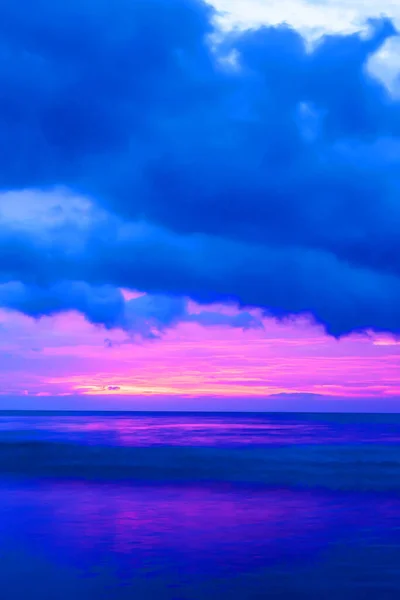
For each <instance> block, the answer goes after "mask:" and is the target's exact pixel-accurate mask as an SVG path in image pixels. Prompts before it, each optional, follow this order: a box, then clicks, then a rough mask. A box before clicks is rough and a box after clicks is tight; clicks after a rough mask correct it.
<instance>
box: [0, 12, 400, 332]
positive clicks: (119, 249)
mask: <svg viewBox="0 0 400 600" xmlns="http://www.w3.org/2000/svg"><path fill="white" fill-rule="evenodd" d="M212 21H213V12H212V10H211V9H210V8H209V7H208V6H206V5H205V4H203V3H202V2H197V1H195V0H170V1H169V2H164V1H163V0H148V1H147V2H132V1H131V0H115V2H114V3H112V4H111V3H108V2H100V3H99V2H96V3H94V2H90V1H88V2H85V3H82V2H78V0H71V1H70V2H68V3H66V2H59V1H56V2H54V1H53V2H50V1H49V0H41V1H40V3H39V5H38V4H37V3H36V4H35V6H34V7H33V6H32V4H31V3H30V2H27V1H26V0H16V1H15V2H14V3H12V4H10V3H3V5H2V6H0V39H1V43H0V86H1V94H0V139H1V145H0V186H1V187H2V188H3V190H8V189H23V188H27V187H30V188H35V187H36V188H41V189H51V188H52V187H53V186H57V185H64V186H67V187H69V188H70V189H71V190H73V191H74V192H75V193H79V194H84V195H86V196H87V197H89V198H91V200H92V202H93V203H95V204H96V205H97V206H98V207H99V210H100V208H101V209H102V210H104V211H106V214H107V215H108V216H107V217H105V218H103V219H100V221H99V222H97V221H96V220H95V221H94V222H93V223H91V224H89V225H88V226H85V228H83V230H82V228H77V226H76V224H75V225H74V224H71V223H66V225H65V227H64V228H61V229H60V228H54V229H53V230H52V231H51V232H50V234H51V235H50V234H49V232H47V233H46V236H44V237H43V235H41V233H40V231H36V232H29V233H27V232H26V231H20V230H17V229H15V228H13V227H10V226H9V224H3V226H1V224H0V251H1V255H2V264H1V270H0V276H1V277H2V280H3V281H4V282H5V283H7V282H9V281H15V280H16V281H20V282H22V284H23V285H24V286H25V287H26V286H28V288H29V295H27V296H26V298H24V300H23V302H22V300H21V299H19V300H18V302H19V304H18V303H17V302H16V301H14V304H15V307H16V308H18V309H20V310H24V311H25V312H28V313H29V312H31V313H32V314H34V313H35V311H36V308H35V307H36V306H39V307H40V310H39V311H38V314H42V312H43V314H46V311H47V312H52V311H53V312H54V311H58V310H66V309H68V307H65V306H62V302H61V303H60V299H59V298H54V295H52V289H54V286H59V285H63V286H72V287H71V290H72V291H71V293H70V294H66V293H65V292H64V293H63V295H64V296H65V297H71V298H75V295H74V294H75V291H73V290H76V286H77V285H78V286H80V285H89V286H90V287H91V288H92V287H93V288H96V289H97V288H98V287H99V286H100V287H102V286H111V287H110V288H106V289H110V290H112V292H110V293H112V294H115V295H116V296H115V297H116V301H115V302H116V305H118V306H119V304H118V303H119V302H120V300H119V299H118V298H119V296H118V292H117V291H116V290H115V289H114V288H115V287H118V286H126V287H131V288H134V289H140V290H143V291H148V292H150V293H151V294H157V295H159V294H161V295H165V294H172V295H173V296H174V297H175V300H176V302H178V298H179V296H190V297H192V298H194V299H196V300H198V301H200V302H204V303H208V302H213V301H221V300H224V301H226V300H228V301H235V302H237V303H239V304H240V305H243V306H245V305H246V306H259V307H261V308H263V309H264V310H266V311H267V312H269V313H270V314H274V315H276V316H279V317H284V316H287V315H290V314H299V313H304V312H306V313H309V314H311V315H313V316H314V318H315V319H316V320H318V321H319V322H322V323H323V324H324V325H325V327H326V328H327V330H328V331H329V332H330V333H332V334H334V335H340V334H343V333H347V332H349V331H352V330H362V329H370V328H371V329H378V330H388V331H393V332H395V333H399V332H400V279H399V277H400V259H399V257H400V242H399V239H400V238H399V232H400V201H399V196H398V192H399V187H400V175H399V173H400V171H399V166H400V165H399V161H400V159H399V158H398V157H399V156H400V154H399V136H400V103H399V101H398V100H396V99H394V98H392V97H391V96H390V94H389V93H388V91H387V90H386V89H385V87H384V86H383V84H381V83H380V82H379V81H378V80H377V79H375V78H374V77H373V76H372V75H371V74H370V73H369V70H368V62H369V60H370V58H371V56H373V54H374V53H375V52H377V51H378V50H379V49H380V48H381V47H382V45H383V44H384V43H385V41H386V40H387V39H388V38H389V37H391V36H393V35H397V34H396V32H395V30H394V27H393V25H392V24H391V22H390V21H388V20H387V19H380V20H374V21H371V22H370V32H369V35H364V34H363V35H361V34H352V35H343V36H338V35H335V36H326V37H324V38H322V39H321V40H319V42H318V43H317V44H316V45H315V47H313V48H312V49H311V50H310V49H309V48H308V47H307V44H306V42H305V40H304V39H303V38H302V37H301V35H300V34H299V33H297V32H296V31H294V30H292V29H290V28H289V27H287V26H281V27H265V28H260V29H259V30H252V31H247V32H241V33H238V32H234V33H230V34H227V35H225V36H224V38H223V40H222V41H221V42H219V43H217V44H215V41H213V39H212V37H210V34H211V33H212V32H213V25H212ZM77 230H79V234H77ZM77 282H85V284H80V283H77ZM35 286H36V287H35ZM74 286H75V287H74ZM38 288H40V290H42V291H41V292H40V294H39V296H38V292H37V289H38ZM31 292H32V293H31ZM43 294H44V296H45V298H46V299H45V300H44V299H43V298H44V296H43ZM21 302H22V304H21ZM24 302H25V304H24ZM113 302H114V301H113ZM113 302H112V303H111V305H112V307H113V308H112V309H111V313H110V314H111V316H110V317H109V316H108V313H107V314H103V313H102V312H101V311H102V310H105V309H104V305H103V304H101V307H99V306H98V303H97V301H96V302H94V304H90V303H89V302H88V300H87V299H86V300H85V301H84V302H83V301H81V297H79V301H78V300H76V301H75V300H74V303H75V305H76V308H77V309H79V310H81V311H82V312H84V313H85V314H86V315H87V316H88V318H89V319H90V320H92V321H94V322H102V323H105V324H106V325H107V326H114V323H117V325H115V326H124V325H123V324H122V325H121V318H122V317H121V314H123V319H125V318H126V314H125V307H124V308H123V310H122V309H118V310H116V309H115V306H116V305H115V306H114V304H113ZM31 303H32V304H31ZM17 304H18V306H17ZM107 306H108V304H107ZM43 307H44V308H43ZM98 311H100V313H99V314H100V316H99V317H98V316H97V313H98ZM106 312H107V311H106ZM114 313H116V314H117V316H115V315H114ZM206 319H208V320H209V321H210V320H212V318H211V316H210V314H208V316H207V317H206ZM108 320H109V322H110V323H111V324H113V325H109V323H108ZM165 322H168V315H166V316H165Z"/></svg>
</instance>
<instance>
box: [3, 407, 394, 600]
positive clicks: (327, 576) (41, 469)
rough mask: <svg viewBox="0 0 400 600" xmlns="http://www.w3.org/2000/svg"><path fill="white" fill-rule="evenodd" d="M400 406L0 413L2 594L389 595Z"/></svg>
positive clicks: (14, 598) (184, 598) (8, 598)
mask: <svg viewBox="0 0 400 600" xmlns="http://www.w3.org/2000/svg"><path fill="white" fill-rule="evenodd" d="M399 442H400V415H349V414H346V415H332V414H330V415H329V414H324V415H322V414H318V415H317V414H312V415H307V414H210V413H207V414H200V413H190V414H189V413H186V414H177V413H169V414H168V413H162V414H161V413H148V414H147V413H146V414H144V413H11V412H10V413H0V525H1V532H0V590H1V597H2V598H4V599H5V600H22V599H23V600H26V599H27V598H38V599H40V600H55V599H56V600H64V599H65V600H67V599H68V600H71V599H73V600H83V599H85V600H87V599H90V600H97V599H99V600H100V599H101V600H103V599H113V600H125V599H126V600H127V599H130V600H133V599H135V600H142V599H154V600H156V599H157V600H158V599H159V600H164V599H165V600H167V599H168V600H172V599H173V600H191V599H193V600H203V599H204V600H211V599H213V598H215V599H224V598H226V599H232V600H236V599H238V600H239V599H240V600H247V599H249V600H253V599H270V598H272V599H275V598H277V599H294V600H296V599H302V600H303V599H304V600H312V599H318V600H331V599H336V598H338V599H340V600H345V599H349V600H350V599H351V600H358V599H360V600H361V599H363V600H370V599H371V600H385V599H387V598H390V599H392V598H393V599H399V598H400V569H399V565H400V446H399Z"/></svg>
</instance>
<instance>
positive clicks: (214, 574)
mask: <svg viewBox="0 0 400 600" xmlns="http://www.w3.org/2000/svg"><path fill="white" fill-rule="evenodd" d="M0 492H1V498H0V510H1V518H0V522H1V533H2V535H1V542H0V552H1V556H2V557H3V558H4V559H5V564H8V567H7V569H8V571H9V568H10V564H9V561H10V560H11V561H12V558H10V557H12V556H13V555H14V556H20V557H21V556H22V555H23V556H24V560H28V559H29V560H31V559H33V557H36V558H37V557H38V556H40V558H41V560H42V561H43V562H42V563H41V564H40V565H39V566H37V567H36V570H37V569H39V571H38V572H41V573H42V577H44V578H46V577H47V574H48V573H50V575H51V574H53V575H54V573H55V572H57V573H58V572H59V570H60V569H62V570H64V574H65V577H68V576H69V575H68V573H76V572H80V575H79V577H78V581H81V579H80V578H82V582H81V584H82V585H81V587H80V584H79V585H78V590H80V589H82V590H84V589H85V585H86V584H85V583H84V582H85V581H86V579H87V578H88V577H89V578H91V582H92V583H91V585H92V586H94V589H95V590H96V589H98V590H100V591H101V590H103V587H104V585H103V584H104V577H105V576H106V575H107V581H108V584H107V585H110V586H111V588H113V589H114V592H115V590H116V589H117V588H118V589H119V587H120V585H121V582H124V585H125V586H128V587H129V588H130V589H131V591H132V590H136V591H137V590H139V592H138V593H139V596H137V597H139V598H145V597H147V596H146V595H143V594H144V593H145V592H143V590H144V589H147V588H146V582H147V581H148V579H149V577H150V579H151V580H152V583H151V586H150V587H152V586H153V587H154V586H156V587H157V586H159V588H158V592H157V594H158V596H157V597H160V598H173V597H175V596H174V595H170V594H171V593H172V592H171V591H170V587H168V586H172V587H173V588H174V589H175V590H181V591H182V593H183V591H184V590H185V589H186V593H189V592H188V591H187V590H188V589H189V588H190V589H191V590H192V591H191V592H190V593H191V594H194V596H193V597H196V595H195V594H196V593H200V591H199V590H201V589H203V587H204V585H206V584H207V582H208V585H210V586H211V587H213V586H214V588H215V589H220V588H219V587H218V586H220V585H222V586H223V585H228V584H229V585H231V584H230V583H229V581H231V580H232V578H234V579H235V580H237V581H238V582H239V583H238V585H239V588H240V585H242V584H243V585H244V583H243V581H245V580H246V579H247V578H248V577H250V576H251V577H253V578H256V579H257V580H259V579H260V578H261V579H260V581H259V583H258V584H257V585H262V586H264V585H267V582H268V581H269V582H271V581H275V582H277V581H278V580H277V579H276V578H278V579H279V577H280V576H281V575H280V574H282V573H283V572H286V573H287V574H288V575H290V577H300V576H301V574H302V573H303V574H304V573H306V572H309V573H311V574H312V577H314V578H315V583H314V584H313V585H314V586H316V588H318V587H320V586H321V585H323V584H324V582H323V578H322V573H323V572H324V569H326V568H328V567H329V568H332V565H333V566H335V565H336V564H337V563H338V564H340V562H341V561H342V562H343V560H344V561H345V563H346V561H347V564H344V568H345V570H346V568H348V567H350V566H351V569H353V567H354V566H355V567H357V568H363V569H364V568H366V565H364V562H365V560H366V558H365V556H364V559H363V560H364V562H362V561H361V562H360V563H359V564H358V563H357V560H356V561H355V559H354V555H346V551H347V550H346V549H347V548H348V547H349V545H353V546H355V548H356V551H357V548H362V549H363V551H364V554H365V552H367V555H366V556H367V560H368V548H370V549H371V548H372V549H373V548H374V547H375V546H376V544H379V545H380V546H382V547H384V548H386V549H390V550H391V552H392V553H393V552H394V553H396V556H397V553H398V550H399V545H398V544H399V542H400V539H399V537H398V536H397V529H398V528H399V527H400V498H396V497H384V496H376V495H373V494H334V493H322V492H310V491H307V492H306V491H293V490H261V489H258V490H257V489H249V488H245V487H237V486H226V487H221V486H217V487H210V486H207V487H201V486H195V487H193V486H192V487H189V486H187V485H186V486H171V485H164V486H163V485H143V486H132V485H129V484H122V483H118V484H117V483H115V484H99V483H90V484H89V483H87V482H74V481H70V482H66V481H63V482H60V481H58V482H55V481H53V482H44V481H31V482H25V483H22V482H16V481H14V482H10V481H3V483H2V486H1V488H0ZM360 507H362V510H360ZM343 552H344V553H343ZM335 553H336V554H335ZM36 558H35V560H36ZM332 561H333V562H332ZM354 561H355V564H354ZM13 568H14V572H15V573H16V574H17V573H18V568H16V567H15V564H14V567H13ZM370 568H373V566H370ZM356 570H357V569H356ZM11 571H12V569H11ZM344 576H345V575H342V579H343V577H344ZM346 576H348V574H347V575H346ZM380 576H381V574H380V573H378V574H377V575H376V577H377V578H378V579H377V581H378V583H379V577H380ZM5 577H8V578H9V574H8V575H5V573H4V564H3V567H0V584H1V583H2V581H3V580H4V579H5ZM56 579H57V582H58V581H59V578H56ZM96 582H97V583H96ZM166 582H168V586H167V583H166ZM218 582H219V583H218ZM224 582H225V583H224ZM263 582H264V583H263ZM14 584H15V585H16V586H17V587H16V588H15V589H17V588H18V585H19V583H18V582H17V581H15V582H14ZM339 584H340V577H339V579H338V580H337V581H336V582H334V585H339ZM57 585H58V583H57ZM97 585H98V586H99V587H98V588H97V587H96V586H97ZM268 585H269V584H268ZM279 585H280V587H279V589H280V590H282V589H285V588H282V585H283V583H282V582H281V584H279ZM298 585H300V583H298ZM325 585H326V588H327V590H328V588H329V586H330V585H332V582H331V583H329V582H325ZM113 586H114V587H113ZM199 586H200V587H199ZM202 586H203V587H202ZM214 588H213V589H214ZM196 589H197V592H196ZM221 589H222V588H221ZM310 589H311V591H312V590H313V587H312V586H311V588H310ZM140 590H142V591H141V592H140ZM399 590H400V587H399ZM114 592H113V593H114ZM250 592H251V593H250ZM53 593H54V590H53ZM60 593H61V594H62V590H61V591H60V590H58V596H57V597H60V598H63V597H64V596H62V595H61V596H60ZM79 593H81V592H79ZM85 593H86V592H85ZM96 593H97V592H96ZM99 593H100V592H99ZM101 593H103V591H101ZM115 593H116V592H115ZM118 593H119V592H118ZM174 593H175V592H174ZM204 593H205V592H204ZM243 593H244V592H243V589H242V592H241V594H242V595H241V596H233V597H235V598H236V597H238V598H239V597H249V598H252V597H258V596H256V595H254V596H253V595H252V594H253V593H255V591H254V590H253V591H251V590H250V591H248V593H249V595H248V596H246V595H244V596H243ZM82 594H83V591H82ZM141 594H142V595H141ZM160 594H161V595H160ZM11 597H12V596H7V598H11ZM14 597H15V598H18V600H19V596H14ZM54 597H56V596H54ZM84 597H85V596H83V595H81V596H80V595H78V596H77V600H80V599H81V598H82V599H83V598H84ZM95 597H98V596H95ZM114 597H115V598H116V600H119V598H120V596H119V595H115V596H114ZM121 597H122V596H121ZM178 597H191V596H190V595H189V596H178ZM200 597H201V596H200ZM204 597H206V596H204ZM324 597H325V596H324ZM326 597H329V596H326ZM21 598H22V597H21Z"/></svg>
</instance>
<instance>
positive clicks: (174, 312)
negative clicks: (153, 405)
mask: <svg viewBox="0 0 400 600" xmlns="http://www.w3.org/2000/svg"><path fill="white" fill-rule="evenodd" d="M0 307H1V308H6V309H9V310H15V311H19V312H22V313H24V314H26V315H28V316H30V317H33V318H41V317H43V316H50V315H54V314H57V313H60V312H66V311H77V312H80V313H82V314H84V315H85V317H86V318H87V320H88V321H90V322H91V323H93V324H95V325H102V326H104V327H105V328H106V329H114V328H119V329H122V330H124V331H126V332H127V333H129V335H130V339H131V340H132V339H134V338H137V337H139V338H144V339H155V338H158V337H160V336H161V335H162V334H163V333H164V332H165V331H166V330H167V329H169V328H172V327H175V326H176V325H177V324H179V323H182V322H191V323H199V324H200V325H204V326H213V325H220V326H231V327H236V328H240V329H251V328H260V327H262V322H261V321H260V320H259V319H258V318H256V317H255V316H253V315H251V314H250V313H248V312H244V311H242V312H241V313H239V314H234V315H227V314H222V313H219V312H217V311H207V310H203V311H198V312H196V313H191V312H189V310H188V301H187V299H185V298H182V297H179V298H178V297H171V296H161V295H150V294H143V295H141V296H139V297H137V298H132V299H130V300H126V299H125V298H124V295H123V294H122V292H121V291H120V290H119V289H117V288H115V287H112V286H109V285H108V286H106V285H103V286H97V287H95V286H90V285H88V284H87V283H85V282H75V281H73V282H61V283H55V284H54V285H51V286H46V287H40V286H38V285H29V286H27V285H24V284H22V283H20V282H11V283H5V284H2V285H0ZM104 343H105V345H106V347H112V346H113V344H114V343H113V342H112V340H110V339H109V338H106V339H105V341H104Z"/></svg>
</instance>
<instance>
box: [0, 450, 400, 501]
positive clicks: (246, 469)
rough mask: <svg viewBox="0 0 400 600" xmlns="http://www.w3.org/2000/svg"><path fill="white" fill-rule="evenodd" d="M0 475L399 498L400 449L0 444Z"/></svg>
mask: <svg viewBox="0 0 400 600" xmlns="http://www.w3.org/2000/svg"><path fill="white" fill-rule="evenodd" d="M0 474H14V475H23V476H45V477H60V478H64V477H68V478H70V477H73V478H83V479H100V480H104V479H105V480H110V479H125V480H126V479H130V480H132V481H146V482H150V481H154V482H163V481H165V482H167V481H168V482H171V481H176V482H196V483H199V482H204V483H205V482H226V483H229V482H231V483H242V484H257V485H268V486H274V487H276V486H284V487H296V488H329V489H338V490H385V491H387V490H392V491H393V490H399V491H400V449H399V448H397V447H394V446H393V445H390V446H389V445H353V446H351V445H346V446H343V445H342V446H333V445H329V446H328V445H318V446H317V445H310V446H289V447H281V448H231V449H230V448H207V447H201V448H200V447H199V448H194V447H189V448H188V447H186V448H185V447H172V446H166V447H148V448H143V447H141V448H139V447H110V446H97V445H96V446H83V445H78V444H71V443H56V442H48V441H38V442H1V443H0Z"/></svg>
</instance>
